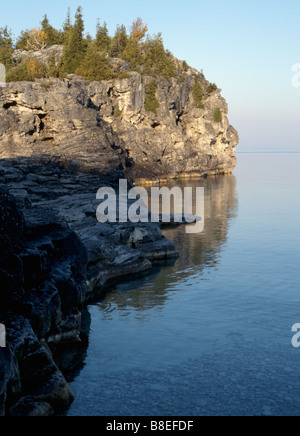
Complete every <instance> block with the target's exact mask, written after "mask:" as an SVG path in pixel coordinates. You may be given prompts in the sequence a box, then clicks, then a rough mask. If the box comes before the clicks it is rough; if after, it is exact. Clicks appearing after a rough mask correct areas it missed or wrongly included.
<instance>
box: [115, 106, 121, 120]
mask: <svg viewBox="0 0 300 436" xmlns="http://www.w3.org/2000/svg"><path fill="white" fill-rule="evenodd" d="M122 113H123V112H122V111H121V110H120V109H119V108H116V109H115V110H114V115H115V117H117V118H120V117H121V116H122Z"/></svg>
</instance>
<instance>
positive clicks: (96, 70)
mask: <svg viewBox="0 0 300 436" xmlns="http://www.w3.org/2000/svg"><path fill="white" fill-rule="evenodd" d="M76 74H79V75H80V76H82V77H83V78H84V79H86V80H95V81H101V80H109V79H111V78H113V77H114V74H113V73H112V71H111V67H110V63H109V59H108V58H107V57H106V56H105V55H103V54H102V53H101V52H100V51H99V49H98V47H97V45H96V43H95V42H94V43H93V44H91V45H90V46H89V47H88V50H87V53H86V55H85V58H84V59H83V61H82V62H81V65H80V67H79V68H77V69H76Z"/></svg>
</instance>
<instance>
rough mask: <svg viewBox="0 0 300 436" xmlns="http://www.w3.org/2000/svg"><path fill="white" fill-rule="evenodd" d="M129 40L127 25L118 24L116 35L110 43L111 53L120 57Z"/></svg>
mask: <svg viewBox="0 0 300 436" xmlns="http://www.w3.org/2000/svg"><path fill="white" fill-rule="evenodd" d="M127 42H128V36H127V32H126V27H125V26H123V25H122V26H117V30H116V32H115V36H114V37H113V39H112V41H111V45H110V55H111V56H112V57H118V56H120V54H121V53H122V52H123V51H124V50H125V48H126V46H127Z"/></svg>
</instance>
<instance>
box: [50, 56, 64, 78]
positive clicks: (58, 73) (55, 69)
mask: <svg viewBox="0 0 300 436" xmlns="http://www.w3.org/2000/svg"><path fill="white" fill-rule="evenodd" d="M47 77H55V78H57V79H58V78H61V79H62V78H63V77H65V74H64V72H63V71H62V70H61V69H60V67H59V65H57V64H56V56H55V52H54V51H53V52H52V54H51V56H50V57H49V59H48V65H47Z"/></svg>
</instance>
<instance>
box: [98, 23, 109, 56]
mask: <svg viewBox="0 0 300 436" xmlns="http://www.w3.org/2000/svg"><path fill="white" fill-rule="evenodd" d="M110 43H111V38H110V36H109V35H108V29H107V24H106V23H105V22H104V24H103V26H101V24H100V22H99V21H98V23H97V33H96V40H95V44H96V47H97V48H98V50H101V51H105V52H108V50H109V47H110Z"/></svg>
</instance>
